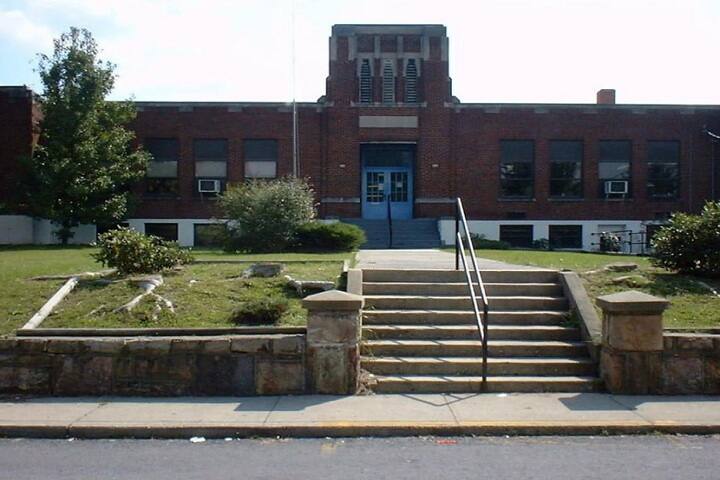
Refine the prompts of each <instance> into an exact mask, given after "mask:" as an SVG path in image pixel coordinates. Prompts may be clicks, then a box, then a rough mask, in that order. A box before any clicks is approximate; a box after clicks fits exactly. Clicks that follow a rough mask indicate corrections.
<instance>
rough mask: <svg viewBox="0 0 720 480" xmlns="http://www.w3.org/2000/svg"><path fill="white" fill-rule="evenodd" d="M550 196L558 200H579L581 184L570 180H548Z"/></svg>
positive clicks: (578, 181)
mask: <svg viewBox="0 0 720 480" xmlns="http://www.w3.org/2000/svg"><path fill="white" fill-rule="evenodd" d="M550 196H551V197H558V198H581V197H582V182H581V181H580V180H574V179H572V178H566V179H558V180H550Z"/></svg>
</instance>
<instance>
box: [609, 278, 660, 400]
mask: <svg viewBox="0 0 720 480" xmlns="http://www.w3.org/2000/svg"><path fill="white" fill-rule="evenodd" d="M597 304H598V306H599V307H600V308H601V309H602V311H603V322H602V353H601V356H600V373H601V376H602V379H603V381H604V382H605V387H606V388H607V389H608V391H609V392H610V393H624V394H634V395H644V394H652V393H659V392H660V390H661V387H662V378H661V377H662V351H663V325H662V313H663V311H664V310H665V309H666V308H667V306H668V301H667V300H665V299H663V298H658V297H653V296H652V295H647V294H645V293H642V292H637V291H628V292H621V293H614V294H612V295H605V296H603V297H599V298H598V299H597Z"/></svg>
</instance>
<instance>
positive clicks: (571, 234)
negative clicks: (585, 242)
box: [549, 225, 582, 248]
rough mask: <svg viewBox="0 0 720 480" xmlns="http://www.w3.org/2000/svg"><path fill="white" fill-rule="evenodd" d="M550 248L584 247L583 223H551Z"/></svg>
mask: <svg viewBox="0 0 720 480" xmlns="http://www.w3.org/2000/svg"><path fill="white" fill-rule="evenodd" d="M549 234H550V238H549V241H550V248H582V225H550V228H549Z"/></svg>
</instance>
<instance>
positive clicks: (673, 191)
mask: <svg viewBox="0 0 720 480" xmlns="http://www.w3.org/2000/svg"><path fill="white" fill-rule="evenodd" d="M647 189H648V196H649V197H651V198H675V197H677V195H678V193H679V190H680V142H676V141H660V142H656V141H653V142H648V176H647Z"/></svg>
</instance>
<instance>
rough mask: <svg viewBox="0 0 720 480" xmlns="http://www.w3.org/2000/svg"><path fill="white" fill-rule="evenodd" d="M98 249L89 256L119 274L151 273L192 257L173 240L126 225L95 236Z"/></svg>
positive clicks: (182, 262)
mask: <svg viewBox="0 0 720 480" xmlns="http://www.w3.org/2000/svg"><path fill="white" fill-rule="evenodd" d="M97 246H98V247H100V251H99V252H98V253H95V254H93V257H94V258H95V259H96V260H97V261H99V262H101V263H102V264H103V265H106V266H108V267H110V268H117V270H118V272H119V273H120V274H123V275H125V274H129V273H154V272H159V271H161V270H165V269H168V268H172V267H175V266H177V265H181V264H184V263H189V262H191V261H192V260H193V257H192V255H191V254H190V252H189V251H187V250H183V249H182V248H180V246H179V245H178V244H177V243H176V242H168V241H165V240H162V239H161V238H158V237H155V236H152V235H144V234H142V233H140V232H137V231H135V230H131V229H129V228H122V227H121V228H118V229H115V230H110V231H108V232H105V233H103V234H102V235H100V237H99V238H98V242H97Z"/></svg>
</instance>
